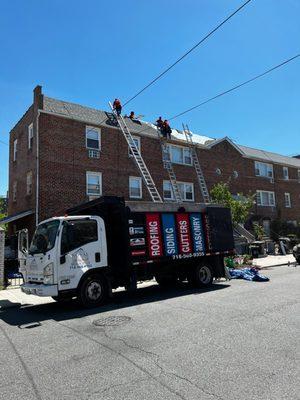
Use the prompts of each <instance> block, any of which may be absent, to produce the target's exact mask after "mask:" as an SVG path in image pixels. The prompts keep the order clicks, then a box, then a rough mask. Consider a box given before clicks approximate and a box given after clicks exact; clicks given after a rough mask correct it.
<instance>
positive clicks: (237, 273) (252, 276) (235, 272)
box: [229, 268, 270, 282]
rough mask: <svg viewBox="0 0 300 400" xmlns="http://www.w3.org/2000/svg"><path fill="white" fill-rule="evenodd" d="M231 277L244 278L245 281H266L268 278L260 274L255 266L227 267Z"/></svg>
mask: <svg viewBox="0 0 300 400" xmlns="http://www.w3.org/2000/svg"><path fill="white" fill-rule="evenodd" d="M229 273H230V276H231V278H232V279H245V280H246V281H257V282H267V281H269V280H270V279H269V278H268V277H267V276H264V275H261V274H260V273H259V272H258V271H257V270H256V269H255V268H243V269H229Z"/></svg>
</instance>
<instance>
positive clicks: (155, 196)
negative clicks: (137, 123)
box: [109, 102, 163, 203]
mask: <svg viewBox="0 0 300 400" xmlns="http://www.w3.org/2000/svg"><path fill="white" fill-rule="evenodd" d="M109 106H110V108H111V110H112V113H113V115H114V116H115V118H116V121H117V122H118V125H119V127H120V129H121V131H122V133H123V135H124V137H125V139H126V142H127V144H128V147H129V148H130V151H131V154H132V156H133V159H134V161H135V162H136V165H137V167H138V169H139V171H140V173H141V176H142V178H143V181H144V183H145V185H146V187H147V189H148V192H149V194H150V197H151V199H152V201H153V202H154V203H162V202H163V201H162V198H161V196H160V194H159V192H158V190H157V187H156V185H155V183H154V181H153V179H152V176H151V174H150V172H149V170H148V168H147V166H146V164H145V161H144V160H143V158H142V156H141V153H140V151H139V149H138V148H137V146H136V144H135V141H134V140H133V138H132V136H131V133H130V130H129V129H128V127H127V125H126V122H125V120H124V118H123V117H122V115H120V116H118V115H117V113H116V111H115V110H114V108H113V106H112V104H111V102H109Z"/></svg>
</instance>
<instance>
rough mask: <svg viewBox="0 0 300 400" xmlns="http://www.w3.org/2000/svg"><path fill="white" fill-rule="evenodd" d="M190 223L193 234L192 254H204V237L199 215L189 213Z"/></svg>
mask: <svg viewBox="0 0 300 400" xmlns="http://www.w3.org/2000/svg"><path fill="white" fill-rule="evenodd" d="M190 222H191V227H192V233H193V243H194V252H196V253H198V252H199V253H205V236H204V231H203V225H202V218H201V214H200V213H191V214H190Z"/></svg>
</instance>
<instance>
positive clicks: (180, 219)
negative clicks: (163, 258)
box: [176, 213, 193, 254]
mask: <svg viewBox="0 0 300 400" xmlns="http://www.w3.org/2000/svg"><path fill="white" fill-rule="evenodd" d="M176 221H177V232H178V238H179V252H180V253H181V254H190V253H192V252H193V248H192V240H191V232H190V220H189V215H188V214H183V213H181V214H176Z"/></svg>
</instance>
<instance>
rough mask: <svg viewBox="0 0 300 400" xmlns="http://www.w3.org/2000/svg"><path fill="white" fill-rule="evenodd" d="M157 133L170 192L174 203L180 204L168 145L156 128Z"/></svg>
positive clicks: (180, 199)
mask: <svg viewBox="0 0 300 400" xmlns="http://www.w3.org/2000/svg"><path fill="white" fill-rule="evenodd" d="M157 133H158V138H159V141H160V146H161V152H162V161H163V165H164V168H165V169H166V170H167V171H168V175H169V179H170V183H171V187H172V191H173V194H174V199H175V201H176V203H182V197H181V192H180V189H179V187H178V183H177V179H176V175H175V172H174V168H173V165H172V161H171V157H170V150H169V147H168V144H167V142H166V140H165V139H164V138H163V137H162V134H161V132H160V129H159V128H158V127H157Z"/></svg>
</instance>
